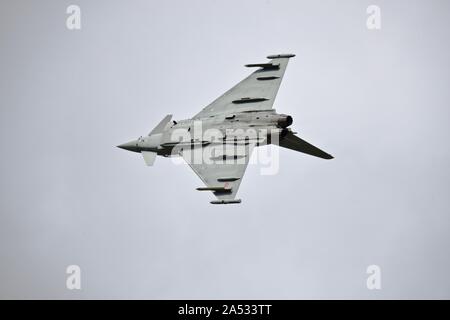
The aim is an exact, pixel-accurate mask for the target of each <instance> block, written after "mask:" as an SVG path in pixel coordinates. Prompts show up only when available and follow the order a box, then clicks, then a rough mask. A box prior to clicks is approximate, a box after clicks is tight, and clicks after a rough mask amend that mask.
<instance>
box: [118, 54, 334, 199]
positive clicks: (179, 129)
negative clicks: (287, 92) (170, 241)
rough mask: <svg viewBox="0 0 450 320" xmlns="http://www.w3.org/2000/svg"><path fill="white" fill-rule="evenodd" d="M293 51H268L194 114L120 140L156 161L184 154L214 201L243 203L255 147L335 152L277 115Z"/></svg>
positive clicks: (324, 155) (124, 146) (148, 161)
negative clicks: (312, 141) (239, 194)
mask: <svg viewBox="0 0 450 320" xmlns="http://www.w3.org/2000/svg"><path fill="white" fill-rule="evenodd" d="M294 56H295V55H294V54H276V55H269V56H268V57H267V59H269V60H270V61H268V62H263V63H252V64H247V65H245V66H246V67H248V68H257V69H256V70H255V71H254V72H253V73H251V74H250V75H249V76H248V77H247V78H245V79H244V80H242V81H241V82H239V83H238V84H237V85H235V86H234V87H233V88H231V89H230V90H228V91H227V92H225V93H224V94H223V95H222V96H220V97H219V98H217V99H216V100H215V101H213V102H212V103H211V104H209V105H208V106H206V107H205V108H204V109H203V110H201V111H200V112H199V113H197V114H196V115H195V116H194V117H192V118H191V119H187V120H181V121H173V120H172V115H167V116H166V117H165V118H164V119H163V120H162V121H161V122H160V123H159V124H158V125H157V126H156V127H155V128H154V129H153V130H152V131H151V132H150V133H149V134H148V135H146V136H141V137H139V138H138V139H137V140H133V141H130V142H127V143H124V144H121V145H119V146H118V147H119V148H122V149H125V150H129V151H133V152H137V153H141V154H142V156H143V158H144V161H145V163H146V164H147V165H148V166H152V165H153V163H154V161H155V158H156V156H157V155H159V156H163V157H173V156H182V157H183V158H184V160H185V161H186V162H187V163H188V164H189V166H190V167H191V168H192V170H194V171H195V173H196V174H197V175H198V176H199V178H200V179H201V180H202V181H203V183H204V184H205V186H204V187H199V188H197V190H199V191H211V192H212V193H213V194H214V196H215V197H216V198H217V199H216V200H214V201H211V203H212V204H231V203H240V202H241V200H240V199H236V194H237V192H238V189H239V186H240V184H241V181H242V178H243V176H244V173H245V170H246V168H247V164H248V162H249V159H250V156H251V154H252V150H253V149H254V147H257V146H261V145H267V144H276V145H278V146H280V147H283V148H287V149H291V150H294V151H298V152H302V153H306V154H309V155H312V156H315V157H319V158H323V159H333V157H332V156H331V155H330V154H328V153H326V152H324V151H322V150H320V149H319V148H317V147H315V146H313V145H311V144H309V143H308V142H306V141H304V140H302V139H300V138H299V137H298V136H296V135H295V132H293V131H292V130H291V128H289V126H290V125H291V124H292V122H293V119H292V117H291V116H289V115H286V114H278V113H277V112H276V111H275V109H273V103H274V101H275V97H276V95H277V92H278V88H279V87H280V84H281V81H282V80H283V75H284V73H285V70H286V67H287V65H288V62H289V59H290V58H292V57H294Z"/></svg>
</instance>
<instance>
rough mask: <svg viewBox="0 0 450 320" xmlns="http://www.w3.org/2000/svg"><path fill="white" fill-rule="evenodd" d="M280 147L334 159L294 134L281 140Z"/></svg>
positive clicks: (289, 134)
mask: <svg viewBox="0 0 450 320" xmlns="http://www.w3.org/2000/svg"><path fill="white" fill-rule="evenodd" d="M280 147H283V148H287V149H291V150H295V151H298V152H303V153H306V154H309V155H311V156H315V157H319V158H322V159H333V156H332V155H331V154H328V153H326V152H325V151H322V150H320V149H319V148H317V147H315V146H313V145H312V144H310V143H308V142H306V141H305V140H302V139H300V138H299V137H297V136H296V135H295V134H293V133H288V134H287V135H286V136H285V137H284V138H281V139H280Z"/></svg>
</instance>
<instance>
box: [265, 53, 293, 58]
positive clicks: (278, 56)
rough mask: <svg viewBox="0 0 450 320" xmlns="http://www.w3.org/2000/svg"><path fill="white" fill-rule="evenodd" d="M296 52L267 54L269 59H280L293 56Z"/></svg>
mask: <svg viewBox="0 0 450 320" xmlns="http://www.w3.org/2000/svg"><path fill="white" fill-rule="evenodd" d="M293 57H295V54H293V53H280V54H271V55H269V56H267V59H280V58H293Z"/></svg>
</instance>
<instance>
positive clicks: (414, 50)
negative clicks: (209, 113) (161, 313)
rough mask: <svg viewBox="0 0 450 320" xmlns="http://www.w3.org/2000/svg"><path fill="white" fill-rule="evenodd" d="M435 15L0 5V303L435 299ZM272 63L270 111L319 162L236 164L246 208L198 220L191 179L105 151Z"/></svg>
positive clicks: (444, 156)
mask: <svg viewBox="0 0 450 320" xmlns="http://www.w3.org/2000/svg"><path fill="white" fill-rule="evenodd" d="M70 4H78V5H79V6H80V7H81V11H82V29H81V30H80V31H69V30H67V28H66V25H65V23H66V21H65V20H66V17H67V14H66V13H65V11H66V8H67V6H68V5H70ZM370 4H377V5H379V6H380V7H381V14H382V29H381V30H379V31H369V30H368V29H367V28H366V18H367V14H366V8H367V6H368V5H370ZM449 9H450V2H448V1H445V0H442V1H424V0H423V1H406V0H405V1H400V0H396V1H356V0H355V1H349V0H347V1H331V0H330V1H312V0H311V1H279V0H277V1H256V0H253V1H229V0H228V1H210V0H208V1H206V0H203V1H158V2H156V1H143V0H142V1H128V2H125V1H85V0H84V1H83V0H77V1H2V2H1V4H0V46H1V47H0V48H1V51H0V52H1V54H0V106H1V109H0V110H1V117H0V121H1V122H0V124H1V125H0V130H1V136H0V139H1V141H0V144H1V145H2V150H3V152H2V158H1V166H0V170H1V177H2V179H0V188H1V202H0V297H1V298H69V299H72V298H73V299H76V298H160V299H166V298H180V299H183V298H193V299H195V298H211V299H215V298H255V299H258V298H286V299H302V298H313V299H314V298H344V299H346V298H369V299H372V298H373V299H378V298H387V299H390V298H450V277H449V275H448V270H449V269H450V254H449V250H448V245H449V239H450V238H449V235H448V230H449V227H450V218H449V213H450V212H449V211H450V210H449V209H450V200H449V196H448V191H449V187H450V170H449V160H450V148H449V143H448V141H447V140H448V137H449V133H450V126H449V119H450V117H449V116H450V112H449V103H450V95H449V90H448V85H449V83H450V73H449V70H450V62H449V59H448V57H449V55H450V52H449V51H450V50H449V30H450V10H449ZM283 52H293V53H296V54H297V56H296V57H295V58H293V59H292V60H291V61H290V64H289V66H288V69H287V71H286V75H285V78H284V82H283V84H282V86H281V88H280V91H279V94H278V97H277V100H276V102H275V107H276V109H277V111H279V112H282V113H286V114H290V115H292V116H293V118H294V124H293V128H294V129H295V130H296V131H298V132H299V136H300V137H302V138H304V139H306V140H307V141H310V142H311V143H313V144H315V145H317V146H318V147H320V148H322V149H323V150H325V151H327V152H329V153H331V154H333V155H334V156H335V159H334V160H331V161H324V160H321V159H317V158H313V157H308V156H306V155H302V154H299V153H295V152H292V151H289V150H280V156H281V160H280V161H281V169H280V172H279V174H277V175H274V176H261V175H260V174H259V169H258V167H256V166H250V167H249V169H248V170H247V173H246V176H245V178H244V180H243V182H242V185H241V188H240V190H239V194H238V195H239V197H240V198H242V199H243V202H242V204H240V205H228V206H213V205H210V204H209V201H210V200H212V198H213V197H212V195H211V194H208V193H199V192H197V191H195V188H196V187H198V186H200V185H201V182H200V180H199V179H198V178H197V177H196V175H195V174H194V173H193V172H192V171H191V170H190V169H189V168H188V167H187V166H174V165H173V164H172V163H171V161H170V160H168V159H162V158H158V159H157V160H156V163H155V166H154V167H151V168H148V167H146V166H145V165H144V162H143V160H142V158H141V157H140V156H139V155H137V154H136V155H135V154H131V153H129V152H125V151H123V150H120V149H117V148H115V146H116V145H117V144H119V143H122V142H125V141H128V140H131V139H134V138H136V137H138V136H139V135H142V134H146V133H148V132H149V131H150V130H151V129H152V128H153V127H154V126H155V125H156V124H157V123H158V122H159V121H160V120H161V119H162V118H163V117H164V116H165V115H166V114H168V113H173V114H174V119H184V118H189V117H191V116H193V115H194V114H196V113H197V112H198V111H199V110H200V109H201V108H203V107H204V106H206V105H207V104H209V103H210V102H211V101H212V100H214V99H215V98H216V97H217V96H219V95H220V94H222V93H223V92H224V91H226V90H227V89H229V88H230V87H231V86H233V85H234V84H235V83H237V82H238V81H240V80H241V79H242V78H244V77H245V76H246V75H247V74H248V73H249V70H248V69H246V68H244V67H243V65H244V64H246V63H253V62H263V61H265V57H266V56H267V55H268V54H275V53H283ZM70 264H78V265H79V266H80V267H81V269H82V290H81V291H69V290H67V289H66V288H65V280H66V274H65V268H66V267H67V266H68V265H70ZM371 264H376V265H379V266H380V267H381V270H382V290H380V291H369V290H368V289H367V288H366V285H365V284H366V278H367V275H366V268H367V266H368V265H371Z"/></svg>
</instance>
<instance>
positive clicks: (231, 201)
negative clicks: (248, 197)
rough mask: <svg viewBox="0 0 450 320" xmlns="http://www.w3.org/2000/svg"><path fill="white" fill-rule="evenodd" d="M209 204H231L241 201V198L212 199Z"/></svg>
mask: <svg viewBox="0 0 450 320" xmlns="http://www.w3.org/2000/svg"><path fill="white" fill-rule="evenodd" d="M210 203H211V204H232V203H241V199H233V200H231V199H230V200H214V201H211V202H210Z"/></svg>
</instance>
